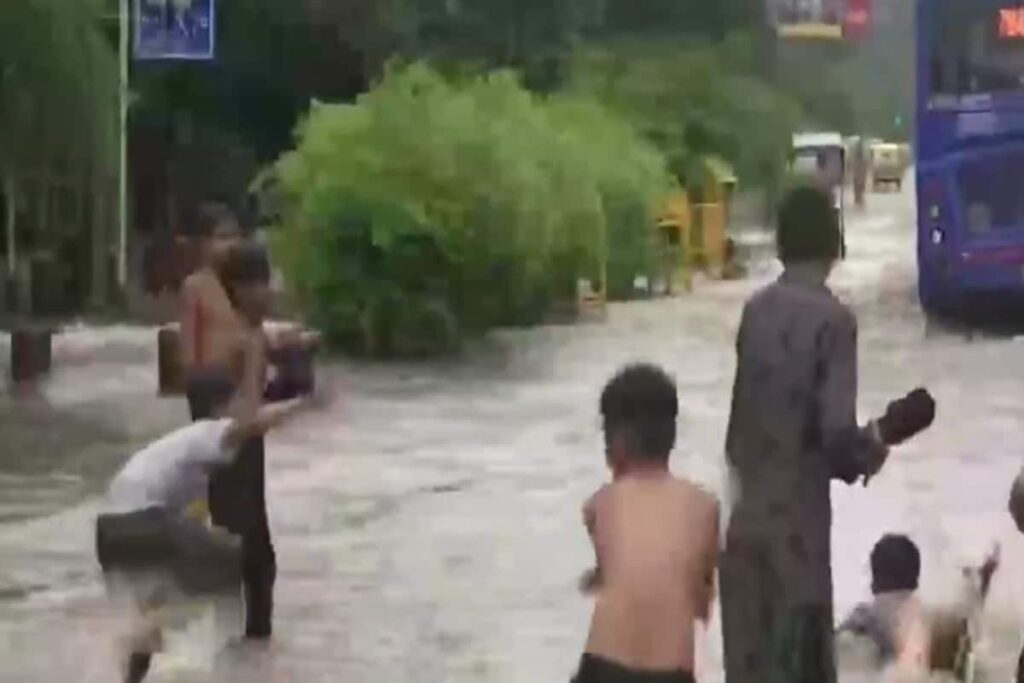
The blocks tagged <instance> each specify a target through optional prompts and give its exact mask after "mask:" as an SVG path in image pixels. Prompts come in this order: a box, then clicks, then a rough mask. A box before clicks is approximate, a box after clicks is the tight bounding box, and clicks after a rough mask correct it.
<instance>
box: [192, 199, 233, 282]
mask: <svg viewBox="0 0 1024 683" xmlns="http://www.w3.org/2000/svg"><path fill="white" fill-rule="evenodd" d="M196 234H197V236H198V237H199V240H200V249H201V252H202V259H203V263H204V264H205V265H213V266H216V265H219V264H221V263H223V261H224V259H225V258H226V257H227V255H228V253H230V251H231V250H232V249H233V248H234V247H236V246H237V245H238V243H239V242H240V241H241V239H242V229H241V227H240V226H239V224H238V217H237V216H235V213H234V212H233V211H232V210H231V209H230V207H228V205H227V204H224V203H222V202H213V201H211V202H204V203H203V204H201V205H200V206H199V208H198V209H197V210H196Z"/></svg>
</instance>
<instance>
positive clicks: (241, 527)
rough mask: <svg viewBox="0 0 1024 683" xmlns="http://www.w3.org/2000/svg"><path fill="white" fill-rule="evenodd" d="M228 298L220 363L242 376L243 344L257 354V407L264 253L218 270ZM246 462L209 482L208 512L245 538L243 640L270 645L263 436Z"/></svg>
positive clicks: (248, 444)
mask: <svg viewBox="0 0 1024 683" xmlns="http://www.w3.org/2000/svg"><path fill="white" fill-rule="evenodd" d="M220 281H221V283H222V285H223V289H224V293H225V296H226V298H227V299H228V301H229V302H230V303H231V306H232V308H233V310H234V312H235V315H236V316H237V318H236V319H237V324H238V328H237V333H236V336H235V344H233V345H228V344H225V347H224V348H225V352H226V355H225V358H224V359H223V360H221V361H220V363H221V364H222V365H223V367H226V368H227V369H228V371H229V372H231V373H232V375H236V374H237V373H238V368H239V367H240V366H239V358H240V356H239V353H238V348H239V344H242V343H247V344H249V345H251V346H253V347H255V348H256V349H257V352H256V353H255V357H254V359H253V360H252V361H251V362H252V364H253V366H254V370H253V372H254V373H256V376H257V377H258V378H259V382H258V384H257V383H253V384H249V385H248V386H247V387H246V391H248V392H250V393H249V394H248V395H247V396H246V400H248V401H251V402H252V403H253V404H256V405H259V404H260V403H261V402H262V401H263V395H264V391H265V389H266V381H267V339H266V335H265V334H264V333H263V320H264V317H265V316H266V314H267V310H268V309H269V306H270V263H269V261H268V260H267V255H266V252H264V251H263V249H262V248H261V247H259V246H257V245H255V244H250V243H243V244H239V245H237V246H235V247H234V248H232V249H231V250H230V252H229V253H228V255H227V256H226V257H225V259H224V261H223V263H222V264H221V267H220ZM195 389H196V387H194V386H193V385H192V384H191V383H190V385H189V403H190V405H191V406H192V408H193V417H194V418H196V419H202V418H204V417H206V416H205V415H204V414H203V413H202V411H201V410H197V408H201V407H202V403H203V401H202V396H201V393H200V392H197V391H195ZM241 451H242V453H243V454H244V457H240V458H238V459H236V460H235V461H234V462H233V463H232V464H231V465H230V466H229V467H225V468H221V469H219V470H218V471H217V472H216V473H215V474H214V476H212V477H211V478H210V488H209V507H210V516H211V518H212V520H213V523H214V524H217V525H219V526H223V527H225V528H227V529H229V530H230V531H231V532H232V533H235V534H238V535H240V536H241V537H242V585H243V588H244V595H245V635H246V637H247V638H254V639H267V638H269V637H270V636H271V632H272V616H273V591H274V581H275V579H276V577H277V558H276V555H275V553H274V546H273V543H272V542H271V537H270V524H269V521H268V519H267V503H266V462H265V454H264V442H263V437H262V436H261V435H257V436H254V437H253V438H250V439H248V440H246V441H245V442H244V443H243V444H242V445H241Z"/></svg>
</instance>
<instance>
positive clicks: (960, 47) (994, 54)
mask: <svg viewBox="0 0 1024 683" xmlns="http://www.w3.org/2000/svg"><path fill="white" fill-rule="evenodd" d="M934 7H935V13H934V15H933V17H932V20H933V24H932V27H931V29H932V30H931V38H932V39H931V50H932V54H931V76H932V79H931V80H932V93H931V94H932V95H933V96H942V95H954V96H960V95H971V94H989V93H999V92H1009V91H1019V90H1024V9H1018V8H1012V7H1011V8H1006V7H1000V6H999V5H996V4H993V3H991V2H981V3H977V2H964V1H963V0H938V2H936V3H935V6H934Z"/></svg>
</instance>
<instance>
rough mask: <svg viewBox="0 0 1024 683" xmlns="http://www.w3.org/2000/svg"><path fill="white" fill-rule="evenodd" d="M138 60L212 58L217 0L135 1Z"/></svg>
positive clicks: (136, 56) (136, 53)
mask: <svg viewBox="0 0 1024 683" xmlns="http://www.w3.org/2000/svg"><path fill="white" fill-rule="evenodd" d="M134 3H135V17H134V18H135V21H134V28H135V31H134V33H135V59H137V60H210V59H213V55H214V47H215V42H216V10H215V0H134Z"/></svg>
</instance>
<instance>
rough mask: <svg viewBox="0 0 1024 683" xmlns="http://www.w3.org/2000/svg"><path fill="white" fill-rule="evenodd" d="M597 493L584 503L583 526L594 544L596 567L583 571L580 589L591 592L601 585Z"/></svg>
mask: <svg viewBox="0 0 1024 683" xmlns="http://www.w3.org/2000/svg"><path fill="white" fill-rule="evenodd" d="M599 494H600V491H599V492H598V493H595V494H594V495H593V496H591V497H590V498H588V499H587V502H586V503H584V504H583V526H585V527H586V528H587V535H588V536H590V542H591V543H592V544H593V546H594V557H595V558H596V559H595V561H594V567H593V568H592V569H588V570H587V571H585V572H583V576H582V577H580V590H581V591H583V592H584V593H591V592H593V591H595V590H597V589H598V588H600V587H601V562H600V560H601V558H600V556H599V555H598V554H597V496H598V495H599Z"/></svg>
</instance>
